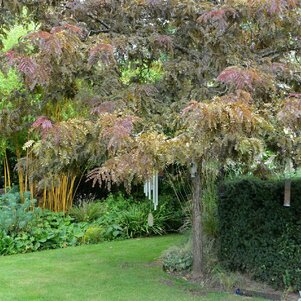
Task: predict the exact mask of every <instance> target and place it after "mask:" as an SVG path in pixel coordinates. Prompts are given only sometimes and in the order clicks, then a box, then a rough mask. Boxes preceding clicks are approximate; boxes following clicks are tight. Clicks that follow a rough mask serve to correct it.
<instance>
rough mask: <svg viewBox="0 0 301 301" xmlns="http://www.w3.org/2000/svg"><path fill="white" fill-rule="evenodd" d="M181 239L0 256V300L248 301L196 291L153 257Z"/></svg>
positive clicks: (105, 244)
mask: <svg viewBox="0 0 301 301" xmlns="http://www.w3.org/2000/svg"><path fill="white" fill-rule="evenodd" d="M181 239H182V238H181V236H165V237H156V238H146V239H134V240H125V241H117V242H110V243H102V244H99V245H90V246H81V247H76V248H67V249H61V250H52V251H44V252H38V253H31V254H25V255H14V256H7V257H1V258H0V267H1V269H0V284H1V285H0V300H1V301H13V300H14V301H15V300H16V301H17V300H18V301H31V300H41V301H42V300H43V301H44V300H45V301H46V300H47V301H48V300H49V301H50V300H53V301H54V300H55V301H58V300H63V301H68V300H70V301H71V300H72V301H117V300H120V301H127V300H130V301H135V300H137V301H148V300H154V301H155V300H156V301H165V300H166V301H171V300H172V301H180V300H181V301H190V300H200V301H207V300H208V301H212V300H217V301H218V300H223V301H232V300H233V301H235V300H237V301H239V300H245V299H244V298H242V297H238V296H234V295H230V294H216V293H215V294H208V295H203V296H200V295H195V294H192V293H191V292H190V291H189V288H191V286H190V285H189V284H187V283H186V282H185V281H182V280H174V279H173V278H172V277H170V276H169V275H167V274H165V273H164V272H163V271H162V269H161V267H160V266H159V265H158V264H157V263H156V262H155V261H156V259H157V258H158V257H159V256H160V254H161V252H162V251H163V250H165V249H167V248H168V247H169V246H171V245H173V244H176V243H178V242H179V241H180V240H181ZM247 300H255V299H250V298H248V299H247ZM257 300H259V299H257Z"/></svg>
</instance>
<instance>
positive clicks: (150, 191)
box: [144, 172, 159, 227]
mask: <svg viewBox="0 0 301 301" xmlns="http://www.w3.org/2000/svg"><path fill="white" fill-rule="evenodd" d="M158 182H159V181H158V172H154V174H153V177H152V178H150V179H149V180H147V181H145V182H144V194H145V196H146V197H147V198H148V199H149V200H151V201H152V202H153V205H154V210H157V207H158V203H159V202H158V201H159V198H158V191H159V190H158V186H159V185H158ZM147 222H148V225H149V226H150V227H152V226H153V225H154V216H153V214H152V213H151V212H150V213H149V214H148V219H147Z"/></svg>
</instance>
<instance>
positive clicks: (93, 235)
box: [83, 225, 104, 244]
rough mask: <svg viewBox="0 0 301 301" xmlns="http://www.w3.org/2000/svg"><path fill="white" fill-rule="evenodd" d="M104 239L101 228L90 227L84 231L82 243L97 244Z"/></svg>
mask: <svg viewBox="0 0 301 301" xmlns="http://www.w3.org/2000/svg"><path fill="white" fill-rule="evenodd" d="M103 239H104V229H103V228H102V227H101V226H97V225H92V226H89V227H88V228H87V230H86V233H85V235H84V237H83V243H86V244H97V243H99V242H101V241H103Z"/></svg>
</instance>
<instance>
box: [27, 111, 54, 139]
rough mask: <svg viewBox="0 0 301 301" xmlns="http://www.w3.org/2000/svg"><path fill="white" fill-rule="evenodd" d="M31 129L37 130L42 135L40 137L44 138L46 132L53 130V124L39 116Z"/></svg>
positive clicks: (44, 117)
mask: <svg viewBox="0 0 301 301" xmlns="http://www.w3.org/2000/svg"><path fill="white" fill-rule="evenodd" d="M32 128H34V129H39V130H40V131H41V133H42V137H43V138H46V136H47V134H48V132H49V131H50V130H51V129H52V128H53V124H52V122H51V120H49V119H48V118H47V117H46V116H40V117H38V118H37V120H36V121H35V122H34V123H33V124H32Z"/></svg>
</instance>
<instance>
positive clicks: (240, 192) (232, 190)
mask: <svg viewBox="0 0 301 301" xmlns="http://www.w3.org/2000/svg"><path fill="white" fill-rule="evenodd" d="M283 199H284V180H277V181H275V180H268V181H263V180H259V179H256V178H243V179H239V180H234V181H228V182H225V183H223V184H222V185H221V186H220V188H219V204H218V215H219V234H220V235H219V239H220V240H219V246H220V247H219V259H220V261H221V262H222V264H223V265H224V266H225V267H226V268H229V269H230V270H232V271H242V272H248V273H251V274H252V275H253V276H254V278H255V279H257V280H260V281H264V282H266V283H268V284H270V285H272V286H273V287H275V288H278V289H279V288H287V287H289V286H291V287H292V288H293V289H295V290H301V179H295V180H292V195H291V207H290V208H285V207H283Z"/></svg>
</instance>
